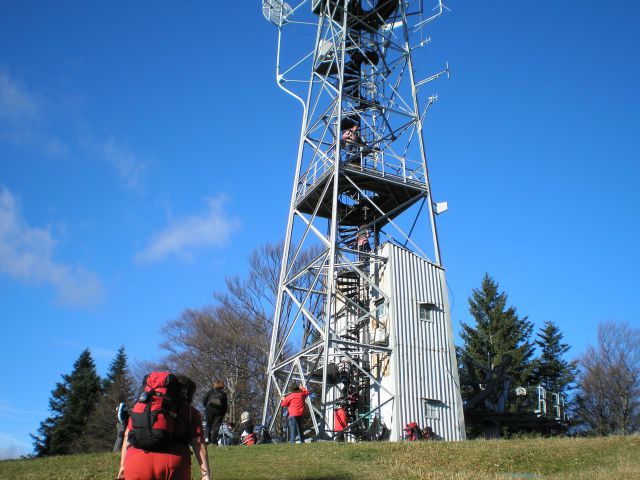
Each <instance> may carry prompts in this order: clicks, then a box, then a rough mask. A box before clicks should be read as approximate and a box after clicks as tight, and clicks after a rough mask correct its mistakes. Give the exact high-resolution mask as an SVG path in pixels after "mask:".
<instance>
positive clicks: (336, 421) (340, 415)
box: [333, 405, 349, 442]
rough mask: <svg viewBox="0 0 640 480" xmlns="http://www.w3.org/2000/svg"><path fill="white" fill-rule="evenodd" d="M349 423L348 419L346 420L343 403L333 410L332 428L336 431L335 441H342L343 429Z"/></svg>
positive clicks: (345, 410)
mask: <svg viewBox="0 0 640 480" xmlns="http://www.w3.org/2000/svg"><path fill="white" fill-rule="evenodd" d="M347 425H349V420H347V409H346V408H344V406H343V405H340V407H338V408H336V410H335V411H334V412H333V429H334V430H335V432H336V438H335V441H336V442H344V440H345V438H344V431H345V429H346V428H347Z"/></svg>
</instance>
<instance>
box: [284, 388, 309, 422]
mask: <svg viewBox="0 0 640 480" xmlns="http://www.w3.org/2000/svg"><path fill="white" fill-rule="evenodd" d="M308 396H309V390H307V389H306V388H303V387H300V391H299V392H291V393H290V394H289V395H287V396H286V397H284V398H283V399H282V406H283V407H287V408H288V409H289V416H290V417H301V416H302V415H304V401H305V399H306V398H307V397H308Z"/></svg>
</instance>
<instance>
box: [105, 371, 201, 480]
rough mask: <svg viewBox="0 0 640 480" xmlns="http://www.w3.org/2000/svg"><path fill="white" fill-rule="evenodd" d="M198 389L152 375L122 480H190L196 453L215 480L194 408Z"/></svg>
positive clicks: (134, 414)
mask: <svg viewBox="0 0 640 480" xmlns="http://www.w3.org/2000/svg"><path fill="white" fill-rule="evenodd" d="M195 390H196V384H195V383H194V382H193V380H191V379H190V378H188V377H186V376H184V375H174V374H172V373H169V372H151V373H149V374H148V375H147V376H145V377H144V381H143V383H142V387H141V389H140V394H139V395H138V399H137V401H136V404H135V405H134V406H133V409H132V410H131V412H130V417H129V421H128V423H127V429H126V431H125V437H124V444H123V446H122V453H121V459H120V471H119V472H118V479H122V480H190V479H191V452H190V450H189V446H191V448H192V449H193V454H194V455H195V457H196V460H197V461H198V465H199V466H200V472H201V474H202V479H203V480H210V474H209V460H208V458H207V445H206V443H205V441H204V435H203V433H202V417H201V415H200V413H199V412H198V410H197V409H196V408H195V407H193V406H192V405H191V402H192V400H193V394H194V393H195Z"/></svg>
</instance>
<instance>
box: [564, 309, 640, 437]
mask: <svg viewBox="0 0 640 480" xmlns="http://www.w3.org/2000/svg"><path fill="white" fill-rule="evenodd" d="M578 389H579V393H578V395H577V398H576V400H577V406H578V408H577V416H578V419H579V420H580V421H582V422H584V423H586V424H587V425H589V426H590V427H591V429H592V430H594V431H595V432H596V433H597V434H599V435H608V434H612V433H618V434H620V433H622V434H624V433H631V432H633V431H637V430H638V429H640V329H637V328H632V327H630V326H629V325H628V324H626V323H615V322H612V321H610V322H605V323H601V324H600V325H599V327H598V344H597V345H596V346H589V347H588V349H587V351H586V353H585V354H584V355H583V357H582V358H581V359H580V375H579V377H578Z"/></svg>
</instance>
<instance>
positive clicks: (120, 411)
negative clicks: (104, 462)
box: [113, 398, 129, 452]
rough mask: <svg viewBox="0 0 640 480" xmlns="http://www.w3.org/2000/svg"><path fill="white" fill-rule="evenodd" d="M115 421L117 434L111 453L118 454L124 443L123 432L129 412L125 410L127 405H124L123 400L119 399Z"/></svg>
mask: <svg viewBox="0 0 640 480" xmlns="http://www.w3.org/2000/svg"><path fill="white" fill-rule="evenodd" d="M116 419H117V433H116V441H115V444H114V445H113V451H114V452H119V451H120V450H122V444H123V442H124V430H125V428H127V422H128V421H129V411H128V410H127V405H126V404H125V403H124V399H123V398H122V399H120V403H119V404H118V407H117V408H116Z"/></svg>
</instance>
